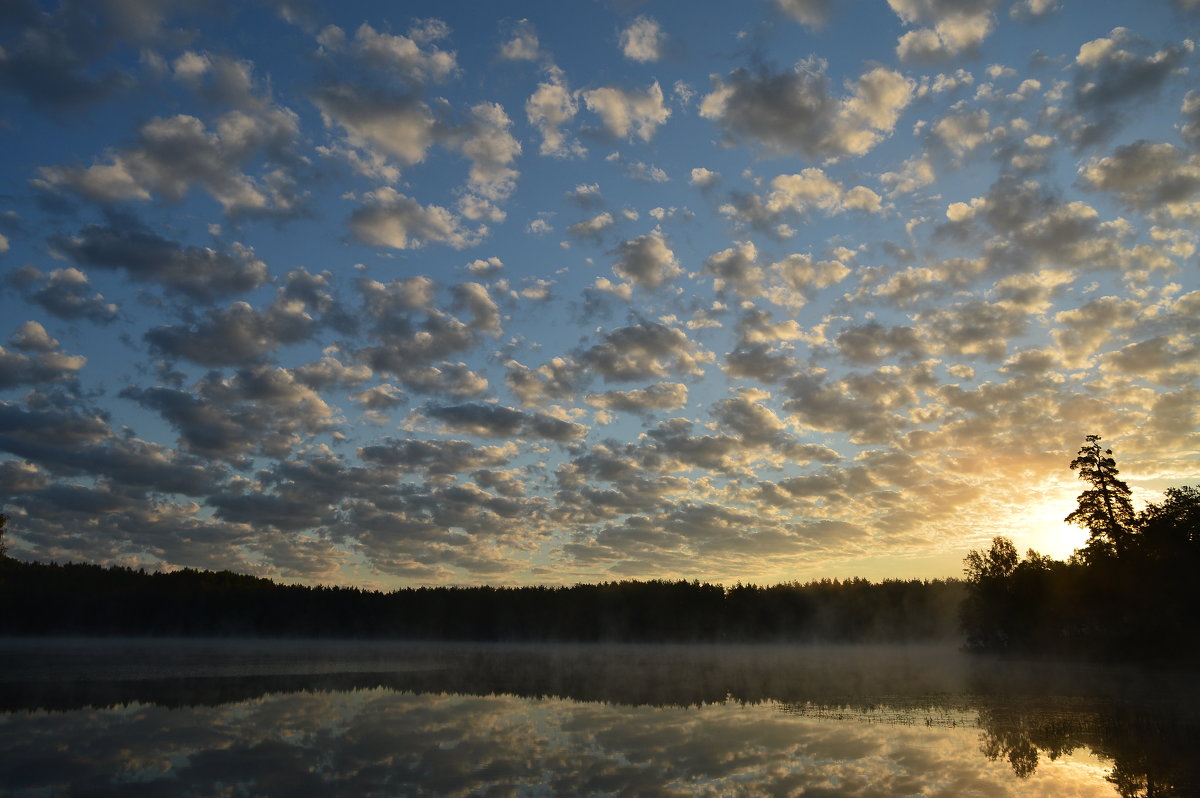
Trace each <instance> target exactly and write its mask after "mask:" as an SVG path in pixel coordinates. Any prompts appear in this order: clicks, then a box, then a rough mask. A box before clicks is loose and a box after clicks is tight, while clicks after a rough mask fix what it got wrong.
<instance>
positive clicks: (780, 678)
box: [0, 640, 1200, 796]
mask: <svg viewBox="0 0 1200 798" xmlns="http://www.w3.org/2000/svg"><path fill="white" fill-rule="evenodd" d="M0 655H3V657H4V663H5V664H4V666H3V667H2V668H0V784H3V785H4V787H5V790H6V794H13V795H42V794H78V793H84V792H86V793H88V794H99V795H105V794H112V795H118V794H119V795H141V794H145V795H177V794H184V795H212V794H218V793H228V794H234V795H239V794H246V795H250V794H270V795H302V794H317V793H322V794H340V795H405V794H431V795H465V794H480V793H495V794H516V795H524V794H528V795H539V794H630V795H638V794H646V795H649V794H655V795H661V794H668V795H670V794H680V795H691V794H699V795H801V794H816V793H819V794H823V795H846V796H858V795H863V796H865V795H931V796H932V795H964V794H988V795H1063V794H1070V795H1089V796H1090V795H1097V796H1099V795H1106V796H1111V795H1190V794H1196V792H1195V791H1196V788H1197V786H1198V785H1200V780H1198V779H1197V776H1198V773H1197V769H1196V766H1194V765H1192V764H1191V760H1192V758H1193V757H1190V756H1188V755H1189V754H1190V746H1191V742H1190V741H1191V740H1194V739H1196V737H1197V732H1200V710H1198V709H1197V707H1200V702H1198V701H1197V690H1196V688H1195V687H1194V686H1192V685H1191V680H1190V678H1188V676H1187V674H1178V675H1172V674H1169V673H1158V674H1150V673H1147V672H1145V671H1139V670H1135V669H1123V668H1118V667H1108V666H1103V667H1102V666H1084V665H1078V664H1064V663H1052V662H1042V663H1032V662H1014V661H1001V660H997V659H988V658H979V657H971V656H967V655H964V654H961V653H960V652H958V651H957V650H956V649H955V648H953V647H951V646H908V647H904V646H882V645H881V646H772V645H762V646H635V645H620V646H594V645H573V646H533V645H529V646H512V645H472V644H411V643H346V642H340V641H339V642H333V643H322V642H314V641H279V642H274V643H266V642H261V641H224V640H222V641H206V640H179V641H163V640H156V641H154V640H141V641H116V640H106V641H90V640H40V641H13V640H8V641H4V642H3V643H0ZM1151 789H1152V790H1153V791H1152V792H1151V791H1149V790H1151Z"/></svg>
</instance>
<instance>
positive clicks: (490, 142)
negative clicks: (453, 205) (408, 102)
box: [454, 103, 521, 222]
mask: <svg viewBox="0 0 1200 798" xmlns="http://www.w3.org/2000/svg"><path fill="white" fill-rule="evenodd" d="M511 125H512V121H511V120H510V119H509V118H508V115H507V114H505V113H504V109H503V108H501V107H500V106H499V105H498V104H497V103H479V104H477V105H474V106H472V107H471V119H470V121H469V122H468V123H467V124H466V125H464V126H463V127H462V129H460V130H457V131H455V134H454V135H455V138H456V139H457V141H458V142H460V143H458V148H459V149H460V150H461V151H462V154H463V155H465V156H466V157H467V158H469V159H470V161H471V169H470V173H469V174H468V177H467V191H469V192H470V194H469V195H468V197H466V198H464V199H463V200H460V206H468V207H469V206H471V205H472V204H474V205H480V204H481V203H486V205H487V207H488V208H489V209H490V210H491V212H490V213H487V214H483V213H480V212H479V211H476V212H474V213H472V212H468V211H466V210H464V215H465V216H466V217H467V218H468V219H477V218H480V216H486V218H488V219H489V220H491V221H495V222H500V221H503V220H504V214H503V213H500V212H499V211H498V210H495V206H494V203H498V202H503V201H504V200H506V199H508V196H509V195H510V194H511V193H512V192H513V189H514V188H516V182H517V177H518V176H519V175H520V173H519V172H517V170H516V169H513V168H512V163H513V161H514V160H516V158H517V156H518V155H520V154H521V144H520V142H518V141H517V140H516V139H515V138H513V135H512V134H511V133H510V132H509V130H508V129H509V127H510V126H511Z"/></svg>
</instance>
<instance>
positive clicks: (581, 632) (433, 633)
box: [0, 559, 964, 642]
mask: <svg viewBox="0 0 1200 798" xmlns="http://www.w3.org/2000/svg"><path fill="white" fill-rule="evenodd" d="M3 578H4V583H3V585H0V606H3V607H4V612H3V613H0V634H8V635H135V636H137V635H156V636H174V635H182V636H265V637H293V636H299V637H308V636H315V637H353V638H395V639H416V640H473V641H572V642H590V641H628V642H656V641H674V642H691V641H776V640H779V641H784V640H786V641H809V640H812V641H816V640H820V641H839V642H861V641H885V640H886V641H898V640H936V639H949V638H954V637H956V636H957V634H958V629H957V626H958V618H957V613H958V605H959V603H960V602H961V600H962V596H963V592H964V588H963V584H962V582H961V580H954V579H949V580H932V581H923V580H885V581H883V582H871V581H868V580H866V579H847V580H836V579H826V580H821V581H814V582H808V583H805V584H801V583H790V584H779V585H774V586H769V587H766V586H757V585H741V584H739V585H735V586H733V587H728V588H727V587H723V586H721V585H714V584H705V583H701V582H696V581H693V582H687V581H665V580H651V581H619V582H604V583H600V584H577V585H572V586H563V587H549V586H531V587H488V586H481V587H418V588H404V589H400V590H394V591H391V592H381V591H371V590H362V589H358V588H352V587H309V586H304V585H284V584H277V583H274V582H272V581H270V580H268V579H263V578H258V577H253V576H247V575H245V574H236V573H232V572H229V571H201V570H193V569H184V570H180V571H174V572H147V571H144V570H135V569H131V568H127V567H120V566H111V567H107V568H105V567H101V566H98V565H91V564H79V563H67V564H56V563H34V562H22V561H17V560H13V559H8V560H6V561H5V563H4V577H3Z"/></svg>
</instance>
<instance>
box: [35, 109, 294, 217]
mask: <svg viewBox="0 0 1200 798" xmlns="http://www.w3.org/2000/svg"><path fill="white" fill-rule="evenodd" d="M298 135H299V117H298V116H297V115H296V114H295V113H294V112H292V111H291V110H288V109H285V108H267V109H264V110H261V111H258V112H255V113H247V112H245V111H241V110H234V111H229V112H227V113H225V114H222V115H221V116H220V117H219V118H218V119H217V122H216V126H215V128H213V129H211V130H210V129H209V128H207V127H206V126H205V124H204V122H203V121H201V120H200V119H198V118H196V117H194V116H190V115H188V114H176V115H175V116H172V117H155V118H153V119H151V120H150V121H149V122H146V123H145V124H144V125H142V127H141V128H140V130H139V131H138V137H137V139H138V140H137V144H135V145H133V146H131V147H128V148H125V149H121V150H115V151H110V152H109V153H108V160H107V163H104V162H101V163H95V164H93V165H92V166H88V167H83V166H44V167H41V168H39V169H38V174H39V177H38V178H37V179H36V180H34V185H36V186H38V187H41V188H44V189H58V188H65V189H68V190H70V191H73V192H75V193H76V194H79V195H80V196H82V197H84V198H86V199H89V200H91V201H93V202H97V203H101V204H112V203H117V202H122V201H127V200H138V201H143V202H144V201H148V200H150V199H151V198H152V197H153V195H154V194H158V195H160V196H162V197H164V198H166V199H168V200H170V201H172V202H178V201H180V200H182V199H183V198H184V196H185V195H186V194H187V193H188V191H189V190H190V189H191V187H192V186H193V185H195V186H199V187H201V188H202V189H203V190H204V191H205V192H207V193H208V194H209V195H210V196H211V197H212V198H213V199H215V200H216V201H217V202H218V203H219V204H220V205H221V207H222V209H223V210H224V212H225V213H226V214H227V215H229V216H234V217H237V216H251V217H254V216H262V217H275V218H282V219H287V218H292V217H295V216H298V215H302V214H304V213H306V212H307V209H306V207H305V204H304V199H305V198H304V193H303V192H302V191H301V190H300V189H299V185H298V182H297V178H296V176H295V175H293V174H292V173H291V172H290V171H289V169H291V168H292V167H294V166H295V165H296V164H297V163H298V162H297V160H296V157H295V155H294V153H293V145H294V142H295V140H296V138H297V136H298ZM260 152H261V153H262V154H263V155H265V156H266V159H267V161H268V163H271V164H273V165H274V168H273V169H272V170H271V171H268V172H266V174H265V175H263V176H262V177H253V176H251V175H248V174H246V173H245V172H243V171H242V169H243V168H244V167H245V166H246V165H247V164H248V162H249V161H250V160H251V159H252V158H253V157H254V156H255V155H257V154H258V153H260Z"/></svg>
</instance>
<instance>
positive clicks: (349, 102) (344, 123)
mask: <svg viewBox="0 0 1200 798" xmlns="http://www.w3.org/2000/svg"><path fill="white" fill-rule="evenodd" d="M312 99H313V103H314V104H315V105H316V106H317V108H318V109H320V111H321V116H322V118H323V119H324V120H325V125H326V127H333V126H335V125H336V126H338V127H340V128H341V129H342V132H343V135H344V136H345V141H346V144H347V145H349V146H350V147H352V148H356V149H359V150H363V151H365V152H366V153H367V159H366V160H365V161H364V162H363V165H362V166H360V168H359V171H361V172H365V173H367V174H378V175H379V176H382V177H387V178H391V179H395V178H396V177H398V176H399V172H398V171H397V170H395V169H394V168H393V169H388V168H387V167H386V166H385V164H384V163H382V159H383V158H390V159H392V160H393V161H395V162H397V163H399V164H400V166H412V165H413V164H418V163H421V162H422V161H424V160H425V156H426V154H427V153H428V152H429V148H430V147H432V146H433V144H434V141H435V140H436V136H437V130H436V121H435V120H434V117H433V113H432V111H430V109H429V106H427V105H426V104H425V103H424V102H423V101H421V100H420V99H418V98H416V97H414V96H411V95H392V94H385V93H382V92H380V91H378V90H370V89H360V88H358V87H355V86H352V85H349V84H344V83H333V84H329V85H326V86H323V87H321V88H320V89H318V90H317V92H316V93H315V94H314V95H313V98H312Z"/></svg>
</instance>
